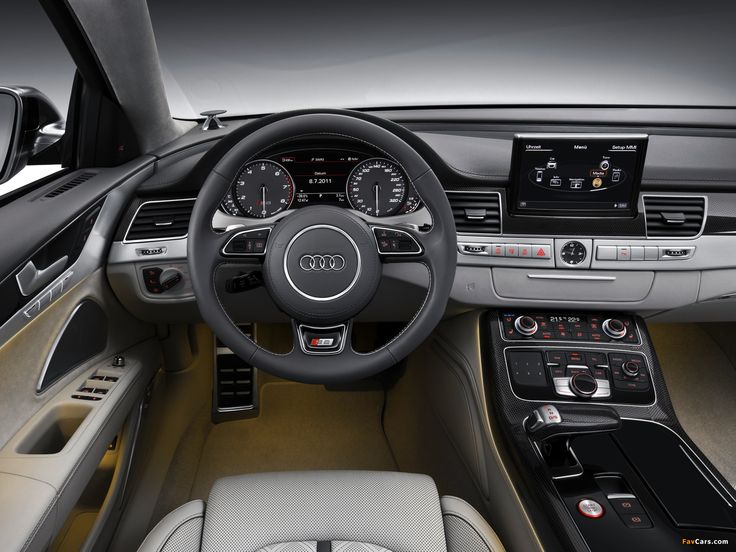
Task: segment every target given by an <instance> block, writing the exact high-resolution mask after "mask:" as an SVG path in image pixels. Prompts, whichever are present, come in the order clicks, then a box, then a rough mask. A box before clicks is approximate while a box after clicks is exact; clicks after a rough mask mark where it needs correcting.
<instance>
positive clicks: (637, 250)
mask: <svg viewBox="0 0 736 552" xmlns="http://www.w3.org/2000/svg"><path fill="white" fill-rule="evenodd" d="M631 260H632V261H643V260H644V246H643V245H632V246H631Z"/></svg>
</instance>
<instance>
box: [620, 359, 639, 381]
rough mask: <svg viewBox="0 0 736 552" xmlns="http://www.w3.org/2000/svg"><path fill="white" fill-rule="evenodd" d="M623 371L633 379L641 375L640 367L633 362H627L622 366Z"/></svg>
mask: <svg viewBox="0 0 736 552" xmlns="http://www.w3.org/2000/svg"><path fill="white" fill-rule="evenodd" d="M621 369H622V370H623V372H624V374H626V375H627V376H631V377H632V378H633V377H636V376H638V375H639V365H638V364H637V363H636V362H633V361H631V360H627V361H626V362H624V364H623V366H621Z"/></svg>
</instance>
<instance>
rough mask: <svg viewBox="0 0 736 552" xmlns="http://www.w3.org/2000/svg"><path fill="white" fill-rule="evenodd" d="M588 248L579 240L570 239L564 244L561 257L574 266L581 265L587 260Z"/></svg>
mask: <svg viewBox="0 0 736 552" xmlns="http://www.w3.org/2000/svg"><path fill="white" fill-rule="evenodd" d="M587 254H588V250H587V249H585V246H584V245H583V244H582V243H580V242H579V241H569V242H567V243H566V244H565V245H563V246H562V249H561V250H560V258H561V259H562V262H564V263H565V264H569V265H572V266H575V265H579V264H580V263H582V262H583V261H584V260H585V257H586V256H587Z"/></svg>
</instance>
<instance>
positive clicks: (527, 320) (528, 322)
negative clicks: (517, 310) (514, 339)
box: [514, 316, 539, 337]
mask: <svg viewBox="0 0 736 552" xmlns="http://www.w3.org/2000/svg"><path fill="white" fill-rule="evenodd" d="M514 328H516V331H517V332H519V333H520V334H521V335H525V336H527V337H529V336H532V335H534V334H535V333H537V330H538V329H539V327H538V326H537V321H536V320H534V319H533V318H532V317H531V316H519V317H518V318H517V319H516V320H515V321H514Z"/></svg>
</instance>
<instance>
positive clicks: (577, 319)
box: [549, 315, 582, 323]
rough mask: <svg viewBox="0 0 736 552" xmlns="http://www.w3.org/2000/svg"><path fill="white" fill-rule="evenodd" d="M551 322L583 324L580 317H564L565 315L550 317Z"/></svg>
mask: <svg viewBox="0 0 736 552" xmlns="http://www.w3.org/2000/svg"><path fill="white" fill-rule="evenodd" d="M549 321H550V322H571V323H574V322H582V319H581V318H580V317H579V316H563V315H555V316H550V317H549Z"/></svg>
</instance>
